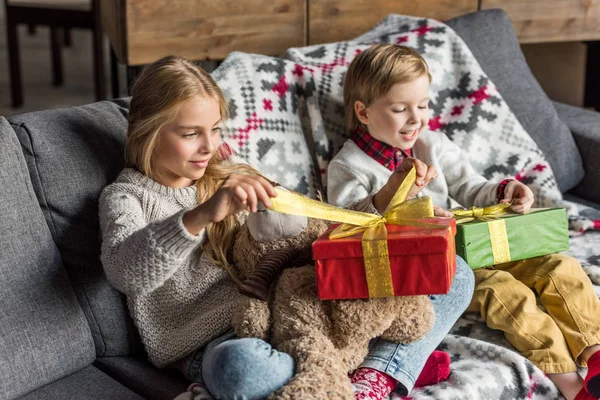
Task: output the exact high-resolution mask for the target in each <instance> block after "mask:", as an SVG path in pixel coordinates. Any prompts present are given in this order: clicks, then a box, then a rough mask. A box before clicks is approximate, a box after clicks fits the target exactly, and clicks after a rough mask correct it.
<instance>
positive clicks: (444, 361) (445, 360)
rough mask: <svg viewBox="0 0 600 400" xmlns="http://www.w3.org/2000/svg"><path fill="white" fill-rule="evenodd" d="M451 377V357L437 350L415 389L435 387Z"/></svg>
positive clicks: (431, 356)
mask: <svg viewBox="0 0 600 400" xmlns="http://www.w3.org/2000/svg"><path fill="white" fill-rule="evenodd" d="M448 375H450V356H449V355H448V353H446V352H445V351H439V350H436V351H434V352H433V353H431V355H430V356H429V358H428V359H427V361H426V362H425V366H424V367H423V370H422V371H421V374H420V375H419V377H418V378H417V381H416V382H415V387H416V388H418V387H423V386H428V385H433V384H436V383H438V382H442V381H445V380H446V379H448Z"/></svg>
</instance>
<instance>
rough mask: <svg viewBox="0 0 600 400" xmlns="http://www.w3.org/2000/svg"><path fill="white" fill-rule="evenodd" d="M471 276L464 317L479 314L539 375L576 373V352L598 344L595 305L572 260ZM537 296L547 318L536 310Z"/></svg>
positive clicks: (599, 306) (533, 261) (599, 307)
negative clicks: (472, 283)
mask: <svg viewBox="0 0 600 400" xmlns="http://www.w3.org/2000/svg"><path fill="white" fill-rule="evenodd" d="M473 272H474V274H475V292H474V294H473V300H472V301H471V304H470V305H469V308H468V309H467V311H476V312H479V313H481V316H482V318H483V319H484V320H485V321H486V323H487V325H488V326H489V327H490V328H492V329H499V330H501V331H503V332H504V335H505V336H506V339H507V340H508V341H509V342H510V343H511V344H512V345H513V346H514V347H515V348H516V349H517V350H518V351H519V352H520V353H521V354H522V355H523V356H524V357H526V358H527V359H529V360H530V361H531V362H532V363H533V364H535V365H536V366H538V367H539V368H540V369H541V370H542V371H543V372H544V373H547V374H555V373H564V372H573V371H576V370H577V367H576V364H575V361H574V360H578V358H579V356H580V355H581V352H582V351H583V350H584V349H585V348H586V347H588V346H592V345H595V344H600V301H599V300H598V297H597V296H596V294H595V292H594V289H593V287H592V284H591V282H590V280H589V278H588V277H587V275H586V274H585V272H583V269H582V268H581V265H579V262H578V261H577V260H575V259H574V258H572V257H569V256H565V255H562V254H552V255H548V256H542V257H535V258H530V259H527V260H521V261H513V262H509V263H505V264H498V265H494V266H492V267H489V268H480V269H476V270H474V271H473ZM534 291H535V293H534ZM536 293H537V294H538V296H539V301H540V303H541V305H542V306H543V307H544V308H545V309H546V311H547V312H544V311H542V309H540V307H538V305H537V303H536V295H535V294H536ZM578 364H579V365H582V366H585V363H583V362H578Z"/></svg>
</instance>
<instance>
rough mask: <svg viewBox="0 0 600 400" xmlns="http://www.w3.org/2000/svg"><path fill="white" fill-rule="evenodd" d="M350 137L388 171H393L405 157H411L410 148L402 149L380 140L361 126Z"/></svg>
mask: <svg viewBox="0 0 600 400" xmlns="http://www.w3.org/2000/svg"><path fill="white" fill-rule="evenodd" d="M351 139H352V141H353V142H354V143H356V145H357V146H358V147H359V148H360V149H361V150H362V151H364V152H365V153H367V154H368V155H369V156H370V157H371V158H372V159H373V160H375V161H377V162H378V163H379V164H381V165H383V166H384V167H386V168H387V169H389V170H390V171H395V170H396V168H398V167H399V166H400V164H402V160H404V158H405V157H411V150H410V149H408V150H404V151H402V150H400V149H399V148H396V147H392V146H390V145H389V144H387V143H383V142H380V141H379V140H377V139H375V138H374V137H373V136H371V135H370V134H369V132H367V130H366V129H365V128H362V127H361V128H358V129H357V130H356V131H354V134H352V136H351Z"/></svg>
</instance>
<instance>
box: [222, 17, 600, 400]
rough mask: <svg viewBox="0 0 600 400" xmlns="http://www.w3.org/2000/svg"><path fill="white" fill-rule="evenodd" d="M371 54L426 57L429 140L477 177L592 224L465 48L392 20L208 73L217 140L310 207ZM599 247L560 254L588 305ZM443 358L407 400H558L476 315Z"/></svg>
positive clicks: (441, 32) (431, 30) (578, 242)
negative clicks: (458, 151) (575, 266)
mask: <svg viewBox="0 0 600 400" xmlns="http://www.w3.org/2000/svg"><path fill="white" fill-rule="evenodd" d="M380 42H390V43H398V44H402V45H406V46H410V47H413V48H415V49H416V50H417V51H419V52H420V53H421V54H422V55H423V56H424V58H425V59H426V60H427V62H428V64H429V66H430V69H431V73H432V84H431V93H430V95H431V104H430V108H431V112H432V118H431V121H430V124H429V125H430V126H429V128H430V129H432V130H441V131H443V132H445V133H446V134H447V135H448V137H449V138H450V139H451V140H453V141H454V142H455V143H457V144H458V145H459V146H460V147H461V148H462V149H464V150H465V152H466V153H467V155H468V157H469V159H470V161H471V163H472V164H473V166H474V168H475V169H476V170H477V171H478V172H479V173H481V174H482V175H484V176H485V177H487V178H488V179H491V180H495V181H499V180H502V179H504V178H505V177H515V178H516V179H518V180H520V181H522V182H524V183H526V184H527V185H529V187H531V188H532V190H533V191H534V194H535V197H536V204H535V206H537V207H548V206H565V207H567V208H568V212H569V215H570V219H571V226H572V227H576V228H577V229H578V230H585V229H586V228H587V227H591V226H593V223H591V221H593V220H597V219H599V218H600V210H596V209H592V208H587V207H584V206H582V205H579V204H575V203H567V202H565V201H563V199H562V195H561V193H560V191H559V190H558V186H557V184H556V180H555V178H554V174H553V172H552V170H551V168H550V165H549V164H548V162H547V161H546V160H545V158H544V155H543V153H542V152H541V150H540V149H539V148H538V146H537V145H536V143H535V142H534V141H533V139H531V137H530V136H529V135H528V134H527V132H525V130H524V129H523V127H522V126H521V125H520V123H519V122H518V121H517V119H516V117H515V115H514V114H513V113H512V112H511V110H510V109H509V107H508V105H507V104H506V102H505V101H504V100H503V99H502V97H501V96H500V94H499V93H498V90H497V89H496V87H495V86H494V83H493V82H491V81H490V79H489V78H488V77H487V76H486V75H485V73H484V72H483V71H482V69H481V67H480V66H479V64H478V63H477V61H476V60H475V58H474V56H473V55H472V54H471V52H470V50H469V48H468V47H467V46H466V44H465V43H464V42H463V41H462V40H461V39H460V37H459V36H458V35H457V34H456V33H455V32H454V31H452V30H451V29H450V28H449V27H448V26H446V25H444V24H443V23H441V22H438V21H434V20H430V19H422V18H415V17H407V16H398V15H391V16H389V17H387V18H386V19H385V20H383V21H382V22H381V23H380V24H379V25H377V26H376V27H375V28H373V29H372V30H370V31H369V32H367V33H365V34H364V35H362V36H360V37H358V38H356V39H354V40H351V41H348V42H339V43H331V44H325V45H316V46H310V47H303V48H295V49H290V50H288V51H287V52H286V53H285V54H284V55H283V56H282V57H281V58H273V57H266V56H260V55H251V54H243V53H232V54H231V55H230V56H229V57H227V59H226V60H225V61H224V62H223V63H222V64H221V65H220V66H219V68H218V69H217V70H215V71H214V72H213V76H214V78H215V79H216V81H217V83H218V84H219V86H220V87H221V88H222V89H223V92H224V94H225V96H226V97H227V99H228V102H229V106H230V110H231V119H230V120H229V121H228V123H227V125H226V127H225V130H224V138H225V140H226V141H227V142H228V143H229V145H230V146H231V147H232V148H233V150H234V151H235V152H236V153H237V154H238V155H239V156H240V157H242V158H243V159H244V160H246V161H247V162H249V163H250V164H252V165H254V166H256V167H257V168H258V169H259V170H260V171H262V172H263V173H264V174H266V175H267V176H269V177H270V178H272V179H274V180H276V181H278V182H280V183H281V184H283V185H284V186H287V187H288V188H290V189H292V190H295V191H297V192H300V193H303V194H306V195H308V196H310V197H317V196H319V195H324V193H326V190H325V188H326V185H327V176H326V171H327V164H328V162H329V161H330V160H331V158H332V157H333V155H334V154H335V153H336V152H337V151H338V150H339V148H340V147H341V145H342V144H343V142H344V141H345V140H346V139H347V132H346V131H345V129H344V108H343V100H342V83H343V79H344V74H345V71H346V69H347V67H348V65H349V63H350V62H351V61H352V59H353V58H354V57H355V56H356V55H357V54H358V53H360V51H362V50H363V49H365V48H367V47H368V46H369V45H371V44H373V43H380ZM490 51H493V49H490ZM578 233H580V232H578ZM599 244H600V232H595V231H588V232H585V233H584V234H579V235H574V236H573V237H572V238H571V250H570V252H569V254H571V255H573V256H574V257H576V258H577V259H579V260H580V262H581V263H582V265H583V267H584V269H585V270H586V272H587V273H588V275H589V276H590V278H591V279H592V282H593V283H594V284H595V288H596V291H597V293H598V294H600V286H597V285H598V284H600V246H599ZM441 346H442V348H443V349H445V350H446V351H448V352H449V353H450V354H451V356H452V360H453V363H452V371H453V372H452V375H451V377H450V379H449V380H448V381H447V382H444V383H441V384H438V385H434V386H430V387H428V388H424V389H417V390H414V391H413V393H412V394H411V397H412V398H413V399H414V400H420V399H486V400H487V399H490V400H491V399H554V398H560V395H559V394H558V392H557V390H556V388H555V387H554V385H553V384H552V383H551V382H550V381H549V380H548V378H547V377H546V376H545V375H544V374H543V373H542V372H541V371H540V370H539V369H537V368H536V367H534V366H533V365H532V364H531V363H529V362H528V361H527V360H526V359H525V358H523V357H521V356H520V355H519V354H518V353H516V352H515V351H514V349H513V348H512V347H511V346H510V344H508V343H507V342H506V341H505V339H504V338H503V336H502V334H501V333H500V332H497V331H492V330H490V329H489V328H487V327H486V326H485V324H484V323H483V322H482V321H481V320H480V319H479V318H478V317H476V316H474V315H465V316H464V317H463V318H462V319H461V320H459V321H458V323H457V324H456V326H455V327H454V329H453V331H452V332H451V334H450V335H448V336H447V338H446V339H445V340H444V342H443V343H442V345H441ZM391 398H392V399H395V398H399V397H398V396H396V395H395V394H392V396H391Z"/></svg>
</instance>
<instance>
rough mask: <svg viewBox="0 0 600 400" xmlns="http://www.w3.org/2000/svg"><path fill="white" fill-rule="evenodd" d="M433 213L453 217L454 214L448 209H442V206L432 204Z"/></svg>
mask: <svg viewBox="0 0 600 400" xmlns="http://www.w3.org/2000/svg"><path fill="white" fill-rule="evenodd" d="M433 215H435V216H436V217H453V216H454V214H452V213H451V212H450V211H448V210H444V209H443V208H442V207H438V206H433Z"/></svg>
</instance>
